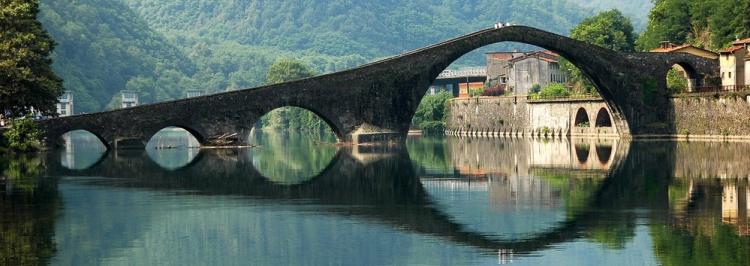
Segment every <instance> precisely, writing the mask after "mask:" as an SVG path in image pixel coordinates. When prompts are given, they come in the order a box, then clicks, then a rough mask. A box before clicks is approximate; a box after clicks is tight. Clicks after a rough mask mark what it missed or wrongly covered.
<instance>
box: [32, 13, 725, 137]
mask: <svg viewBox="0 0 750 266" xmlns="http://www.w3.org/2000/svg"><path fill="white" fill-rule="evenodd" d="M499 42H519V43H525V44H530V45H535V46H539V47H542V48H544V49H548V50H551V51H555V52H557V53H559V54H560V55H561V56H563V57H565V58H566V59H568V60H569V61H570V62H572V63H573V64H575V65H576V66H578V67H579V68H580V69H581V70H582V72H583V73H584V74H585V75H586V76H587V77H588V78H590V80H591V81H592V82H593V83H594V84H595V85H596V87H597V89H598V90H599V93H600V94H601V96H602V97H603V98H604V100H605V101H606V103H607V104H608V105H609V106H610V109H611V111H612V116H613V122H614V124H615V126H616V127H617V131H618V132H619V133H620V134H621V135H624V136H630V135H634V134H651V133H664V132H670V131H674V126H673V124H674V123H673V122H672V121H673V116H674V114H673V108H672V106H670V102H669V100H668V97H667V95H668V94H667V91H666V81H665V77H666V74H667V71H668V70H669V69H670V68H671V67H672V66H673V65H675V64H678V65H680V66H682V67H683V68H685V69H686V72H687V73H688V75H689V76H690V79H691V80H695V81H696V82H693V84H692V85H694V86H697V85H700V84H695V83H699V81H701V80H705V79H706V78H707V77H713V76H718V75H717V74H716V72H717V71H718V62H716V61H711V60H707V59H704V58H700V57H696V56H693V55H689V54H666V53H658V54H655V53H618V52H615V51H612V50H608V49H605V48H602V47H599V46H595V45H590V44H586V43H583V42H580V41H576V40H573V39H570V38H568V37H564V36H561V35H557V34H553V33H549V32H546V31H543V30H539V29H535V28H530V27H525V26H510V27H505V28H499V29H485V30H481V31H478V32H475V33H471V34H468V35H465V36H461V37H458V38H455V39H452V40H448V41H445V42H442V43H439V44H435V45H432V46H429V47H425V48H422V49H418V50H415V51H412V52H408V53H405V54H401V55H398V56H395V57H391V58H388V59H384V60H381V61H377V62H374V63H370V64H366V65H363V66H360V67H357V68H353V69H349V70H345V71H342V72H337V73H331V74H326V75H321V76H317V77H312V78H307V79H302V80H296V81H292V82H287V83H281V84H273V85H268V86H263V87H259V88H254V89H245V90H239V91H232V92H226V93H220V94H214V95H209V96H203V97H197V98H190V99H183V100H177V101H170V102H163V103H156V104H150V105H143V106H138V107H133V108H126V109H120V110H114V111H109V112H102V113H94V114H85V115H78V116H71V117H64V118H54V119H49V120H45V121H41V122H40V123H39V124H40V125H41V127H42V128H43V129H44V130H45V139H46V140H45V142H46V143H47V144H48V145H53V146H54V145H55V144H57V143H59V139H60V136H61V135H63V134H65V133H67V132H69V131H73V130H86V131H89V132H91V133H93V134H94V135H96V136H98V137H99V138H100V139H101V140H102V142H104V143H105V144H106V145H107V146H109V147H112V148H117V146H118V145H120V144H122V143H131V144H132V143H136V144H140V145H141V146H143V144H145V143H147V142H148V141H149V139H150V138H151V136H152V135H154V134H155V133H157V132H158V131H160V130H161V129H163V128H166V127H180V128H183V129H185V130H187V131H189V132H190V133H192V134H193V135H194V136H195V137H196V139H198V140H199V141H200V142H201V143H202V144H209V143H211V140H212V139H213V138H216V137H217V136H221V135H224V134H227V133H237V134H238V136H241V139H240V140H239V141H240V142H243V141H245V140H246V137H245V136H247V135H248V133H249V132H250V131H251V129H252V128H253V125H254V124H255V122H256V121H257V120H258V119H259V118H260V117H262V116H263V115H265V114H266V113H268V112H270V111H272V110H274V109H277V108H280V107H285V106H295V107H301V108H304V109H307V110H310V111H312V112H313V113H315V114H316V115H318V116H320V117H321V118H322V119H323V120H325V121H326V122H327V123H328V124H329V125H330V126H331V128H332V129H333V131H334V133H335V134H336V136H337V138H338V140H339V141H340V142H355V143H357V142H370V141H377V140H382V139H384V138H388V139H397V140H402V139H404V138H405V137H406V134H407V132H408V129H409V126H410V124H411V119H412V116H413V114H414V112H415V111H416V109H417V106H418V105H419V103H420V100H421V99H422V97H423V96H424V94H425V92H426V91H427V89H428V88H429V86H430V84H432V83H433V81H434V80H435V79H436V78H437V76H438V75H439V74H440V73H441V72H442V71H443V70H444V69H446V68H447V67H448V66H449V65H450V64H451V63H452V62H454V61H455V60H457V59H458V58H459V57H461V56H463V55H465V54H467V53H469V52H471V51H473V50H475V49H477V48H480V47H483V46H486V45H490V44H494V43H499Z"/></svg>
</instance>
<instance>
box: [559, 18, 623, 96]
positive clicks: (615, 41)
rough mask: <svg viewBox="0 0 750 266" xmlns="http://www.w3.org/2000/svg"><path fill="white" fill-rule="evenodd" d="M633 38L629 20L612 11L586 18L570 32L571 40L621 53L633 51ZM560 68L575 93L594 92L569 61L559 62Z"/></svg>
mask: <svg viewBox="0 0 750 266" xmlns="http://www.w3.org/2000/svg"><path fill="white" fill-rule="evenodd" d="M635 36H636V35H635V33H634V32H633V24H632V23H631V22H630V19H628V18H627V17H625V16H624V15H622V13H620V11H617V10H614V9H613V10H610V11H605V12H601V13H599V14H598V15H596V16H593V17H589V18H586V19H584V20H583V21H582V22H581V23H580V24H578V25H577V26H576V27H575V28H573V29H572V30H571V31H570V37H571V38H573V39H576V40H579V41H583V42H586V43H589V44H594V45H598V46H601V47H604V48H608V49H612V50H615V51H621V52H632V51H634V50H635ZM560 68H561V69H562V70H563V72H565V73H566V74H567V76H568V79H569V81H570V83H572V84H573V87H574V88H575V89H576V91H578V92H586V93H588V92H592V91H594V86H593V84H591V82H590V81H589V80H588V78H586V77H585V76H584V75H583V73H582V72H581V70H579V69H578V68H577V67H576V66H574V65H573V64H572V63H570V61H568V60H561V62H560Z"/></svg>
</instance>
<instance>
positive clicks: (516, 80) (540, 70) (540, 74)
mask: <svg viewBox="0 0 750 266" xmlns="http://www.w3.org/2000/svg"><path fill="white" fill-rule="evenodd" d="M559 60H560V55H558V54H556V53H554V52H551V51H538V52H532V53H527V54H524V55H523V56H519V57H515V58H513V59H510V60H509V63H510V64H511V68H510V73H509V75H508V89H509V91H511V92H513V93H514V94H516V95H525V94H529V92H530V91H531V88H532V87H533V86H534V85H537V84H538V85H539V86H542V87H544V86H547V85H549V84H550V83H565V82H566V81H567V78H566V76H565V74H564V73H563V72H562V71H561V70H560V62H559Z"/></svg>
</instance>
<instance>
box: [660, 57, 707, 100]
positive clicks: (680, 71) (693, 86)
mask: <svg viewBox="0 0 750 266" xmlns="http://www.w3.org/2000/svg"><path fill="white" fill-rule="evenodd" d="M666 82H667V90H668V91H669V93H672V94H678V93H688V92H695V91H697V90H698V89H699V86H701V84H700V83H701V80H700V79H699V78H698V75H697V72H696V71H695V69H693V67H691V66H690V65H689V64H685V63H678V64H674V65H673V66H672V68H670V69H669V71H668V72H667V76H666Z"/></svg>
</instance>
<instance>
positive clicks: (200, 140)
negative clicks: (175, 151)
mask: <svg viewBox="0 0 750 266" xmlns="http://www.w3.org/2000/svg"><path fill="white" fill-rule="evenodd" d="M169 129H182V130H185V131H187V133H188V134H190V136H189V137H193V138H194V139H195V140H196V141H198V144H200V145H203V144H204V143H205V141H206V137H205V136H203V134H201V133H199V132H198V131H197V130H195V129H193V128H191V127H187V126H180V125H170V126H165V127H161V128H160V129H159V130H157V131H156V132H153V131H152V132H153V133H150V134H149V135H147V136H148V140H147V141H146V144H147V145H148V144H149V143H152V141H154V137H156V135H158V134H159V133H162V132H163V131H165V130H169Z"/></svg>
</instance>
